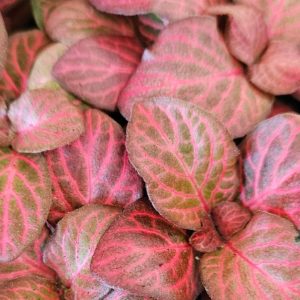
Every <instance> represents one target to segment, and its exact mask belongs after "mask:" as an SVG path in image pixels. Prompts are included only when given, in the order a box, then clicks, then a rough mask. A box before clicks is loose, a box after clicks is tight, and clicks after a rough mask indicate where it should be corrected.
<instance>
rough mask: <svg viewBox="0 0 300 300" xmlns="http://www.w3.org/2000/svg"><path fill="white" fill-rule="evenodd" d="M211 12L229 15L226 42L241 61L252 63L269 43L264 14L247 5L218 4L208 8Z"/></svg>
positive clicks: (231, 51)
mask: <svg viewBox="0 0 300 300" xmlns="http://www.w3.org/2000/svg"><path fill="white" fill-rule="evenodd" d="M207 11H208V12H209V13H211V14H216V15H228V17H229V18H228V24H227V26H226V37H225V39H226V42H227V45H228V47H229V50H230V53H231V54H232V55H233V56H234V57H235V58H237V59H238V60H240V61H241V62H243V63H245V64H247V65H251V64H253V63H254V62H255V60H256V59H257V58H258V57H259V56H260V55H261V53H262V52H263V50H264V49H265V48H266V46H267V43H268V35H267V26H266V24H265V22H264V18H263V14H262V12H261V11H258V10H257V9H255V8H253V7H251V6H247V5H232V4H227V5H216V6H212V7H210V8H208V10H207Z"/></svg>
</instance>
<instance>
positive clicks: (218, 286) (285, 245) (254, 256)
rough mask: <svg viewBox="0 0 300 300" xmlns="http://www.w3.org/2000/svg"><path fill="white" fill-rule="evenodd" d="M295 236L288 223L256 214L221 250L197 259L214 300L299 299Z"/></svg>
mask: <svg viewBox="0 0 300 300" xmlns="http://www.w3.org/2000/svg"><path fill="white" fill-rule="evenodd" d="M298 235H299V233H298V232H297V230H296V229H295V228H294V226H293V224H292V223H290V222H289V221H288V220H286V219H284V218H281V217H279V216H276V215H272V214H268V213H264V212H259V213H257V214H255V216H254V217H253V218H252V219H251V221H250V222H249V223H248V225H247V227H246V228H245V229H244V230H243V231H241V232H240V233H238V234H237V235H235V236H234V237H233V238H232V239H231V240H230V241H228V242H227V243H226V244H225V247H224V248H223V249H221V250H218V251H215V252H212V253H208V254H204V256H202V257H201V259H200V273H201V278H202V282H203V285H204V287H205V289H206V291H207V293H208V294H209V296H210V297H211V298H212V299H214V300H228V299H260V300H269V299H278V300H286V299H289V300H297V299H299V298H300V286H299V278H300V243H299V242H297V238H298Z"/></svg>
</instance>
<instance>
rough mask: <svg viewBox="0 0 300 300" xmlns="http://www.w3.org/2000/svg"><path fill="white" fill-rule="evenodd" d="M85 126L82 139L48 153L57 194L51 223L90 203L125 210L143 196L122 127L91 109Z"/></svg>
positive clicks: (88, 111) (54, 188) (49, 165)
mask: <svg viewBox="0 0 300 300" xmlns="http://www.w3.org/2000/svg"><path fill="white" fill-rule="evenodd" d="M85 127H86V131H85V133H84V134H83V135H81V137H80V139H78V140H76V141H74V142H73V143H72V144H70V145H67V146H64V147H61V148H58V149H56V150H53V151H49V152H46V153H45V155H46V160H47V163H48V168H49V172H50V176H51V180H52V185H53V191H54V207H53V208H52V212H51V214H50V219H51V220H56V219H58V218H60V217H61V216H62V215H63V214H64V213H66V212H68V211H71V210H73V209H75V208H78V207H80V206H82V205H85V204H88V203H101V204H107V205H115V206H119V207H124V206H126V205H128V204H129V203H131V202H133V201H135V200H137V199H139V198H141V197H142V182H141V178H140V177H139V176H138V174H137V173H136V171H135V170H134V168H133V167H132V166H131V164H130V162H129V161H128V156H127V152H126V149H125V145H124V144H125V134H124V131H123V129H122V128H121V126H120V125H119V124H118V123H116V122H115V121H114V120H113V119H111V118H110V117H109V116H107V115H106V114H104V113H102V112H100V111H97V110H92V109H89V110H87V111H86V112H85Z"/></svg>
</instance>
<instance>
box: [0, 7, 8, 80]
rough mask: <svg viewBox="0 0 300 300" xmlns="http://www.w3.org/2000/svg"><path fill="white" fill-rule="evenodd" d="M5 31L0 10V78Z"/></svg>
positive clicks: (5, 39)
mask: <svg viewBox="0 0 300 300" xmlns="http://www.w3.org/2000/svg"><path fill="white" fill-rule="evenodd" d="M7 41H8V40H7V32H6V29H5V24H4V21H3V18H2V15H1V12H0V79H1V78H2V69H3V67H4V63H5V59H6V54H7Z"/></svg>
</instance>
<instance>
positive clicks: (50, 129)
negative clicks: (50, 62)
mask: <svg viewBox="0 0 300 300" xmlns="http://www.w3.org/2000/svg"><path fill="white" fill-rule="evenodd" d="M8 117H9V119H10V121H11V123H12V126H13V128H14V130H15V131H16V137H15V138H14V140H13V141H12V146H13V148H14V149H15V150H16V151H18V152H29V153H36V152H42V151H46V150H52V149H55V148H58V147H61V146H64V145H67V144H69V143H70V142H72V141H74V140H76V139H77V138H78V137H79V136H80V135H81V134H82V133H83V132H84V123H83V116H82V113H81V111H80V110H79V108H77V107H76V106H75V105H73V104H72V103H71V102H70V101H69V99H68V96H67V95H66V93H64V92H62V91H60V90H50V89H38V90H33V91H28V92H26V93H24V94H23V95H22V96H21V97H20V98H19V99H18V100H16V101H15V102H13V103H12V104H11V105H10V108H9V111H8Z"/></svg>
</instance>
